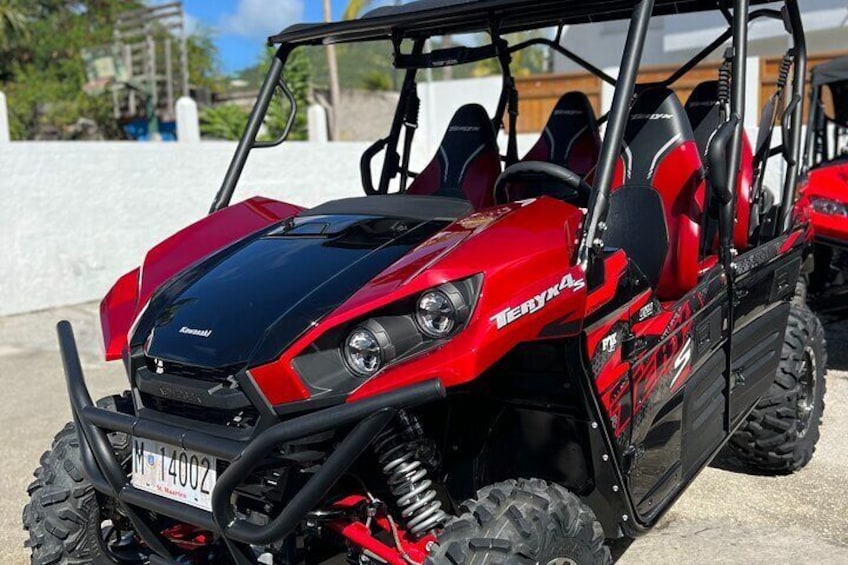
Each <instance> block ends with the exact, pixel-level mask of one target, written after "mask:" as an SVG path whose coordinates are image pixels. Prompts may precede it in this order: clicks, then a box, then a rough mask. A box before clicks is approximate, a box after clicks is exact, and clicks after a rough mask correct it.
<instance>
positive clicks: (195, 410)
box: [141, 393, 259, 430]
mask: <svg viewBox="0 0 848 565" xmlns="http://www.w3.org/2000/svg"><path fill="white" fill-rule="evenodd" d="M141 401H142V402H143V403H144V406H145V407H147V408H150V409H152V410H155V411H157V412H162V413H163V414H170V415H171V416H179V417H180V418H186V419H189V420H197V421H199V422H204V423H207V424H214V425H216V426H226V427H229V428H237V429H243V430H246V429H250V428H252V427H254V426H255V425H256V422H257V421H258V420H259V411H258V410H257V409H256V408H254V407H253V406H248V407H246V408H239V409H237V410H224V409H221V408H209V407H206V406H197V405H194V404H189V403H186V402H180V401H178V400H173V399H170V398H161V397H159V396H154V395H152V394H148V393H141Z"/></svg>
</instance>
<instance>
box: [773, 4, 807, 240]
mask: <svg viewBox="0 0 848 565" xmlns="http://www.w3.org/2000/svg"><path fill="white" fill-rule="evenodd" d="M785 13H786V15H787V19H786V23H787V28H788V29H787V31H788V32H789V33H791V34H792V40H793V43H794V47H795V67H794V70H793V73H792V101H791V102H790V103H789V109H790V110H791V112H788V113H787V114H786V115H784V117H783V121H784V124H783V131H784V133H785V132H786V131H789V137H790V139H789V143H788V144H787V140H786V139H784V140H783V143H784V146H785V147H787V149H786V151H785V152H784V158H785V159H786V178H785V179H784V181H783V197H782V199H781V202H780V218H779V219H778V224H777V227H778V229H779V230H780V233H784V232H786V231H787V230H788V229H789V227H790V225H791V224H792V210H793V208H794V207H795V196H796V188H797V184H798V170H799V168H800V165H801V124H802V123H803V119H804V81H805V80H806V77H807V42H806V39H805V38H804V28H803V24H802V23H801V12H800V9H799V8H798V0H786V7H785ZM787 118H788V119H789V124H788V126H789V127H788V128H787V124H786V120H787Z"/></svg>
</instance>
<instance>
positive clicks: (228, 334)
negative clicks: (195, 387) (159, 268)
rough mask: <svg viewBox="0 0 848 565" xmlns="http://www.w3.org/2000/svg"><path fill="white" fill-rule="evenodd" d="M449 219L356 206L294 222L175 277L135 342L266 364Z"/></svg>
mask: <svg viewBox="0 0 848 565" xmlns="http://www.w3.org/2000/svg"><path fill="white" fill-rule="evenodd" d="M448 223H449V220H448V219H426V220H425V219H421V218H418V219H398V218H390V217H377V216H373V215H367V216H366V215H356V214H338V215H311V216H301V217H297V218H294V219H292V220H288V221H286V222H285V223H283V224H282V225H277V226H275V227H273V228H272V229H269V230H266V231H264V232H262V233H259V234H257V235H254V236H251V237H249V238H247V239H245V240H242V241H240V242H237V243H235V244H234V245H232V246H230V247H228V248H226V249H224V250H222V251H220V252H218V253H217V254H215V255H213V256H211V257H209V258H207V259H205V260H204V261H202V262H200V263H199V264H197V265H195V266H194V267H191V268H190V269H188V270H186V271H184V272H183V273H181V274H180V275H178V276H177V277H175V278H174V279H173V280H172V281H171V282H169V283H168V284H167V285H166V286H164V287H163V288H162V289H161V290H160V291H159V292H158V293H157V294H156V295H155V297H154V298H153V300H151V302H150V305H149V306H148V308H147V310H146V312H145V313H144V314H143V315H142V317H141V320H140V322H139V324H138V327H137V329H136V331H135V333H134V335H133V338H132V346H133V347H139V346H141V345H144V346H145V351H146V354H147V355H148V356H149V357H152V358H156V359H162V360H165V361H171V362H175V363H180V364H185V365H192V366H197V367H205V368H216V369H221V368H227V369H230V368H232V369H237V368H241V367H244V366H248V367H250V366H255V365H260V364H264V363H267V362H270V361H272V360H274V359H275V358H276V357H278V356H279V354H280V353H281V352H282V351H283V350H284V349H285V348H286V347H288V346H289V345H290V344H291V343H292V342H293V341H294V340H295V339H296V338H297V337H298V336H299V335H301V334H302V333H303V332H304V331H305V330H307V329H308V328H309V327H310V326H311V325H312V324H314V323H315V322H317V321H319V320H320V319H321V318H322V317H324V316H325V315H327V314H328V313H330V312H331V311H333V310H334V309H335V308H337V307H338V306H339V305H340V304H342V303H343V302H344V301H345V300H347V299H348V298H349V297H350V296H351V295H352V294H353V293H354V292H356V291H357V290H358V289H359V288H361V287H362V286H363V285H364V284H365V283H367V282H368V281H370V280H371V279H373V278H374V277H375V276H376V275H378V274H379V273H380V272H381V271H383V270H384V269H385V268H387V267H388V266H389V265H391V264H392V263H394V262H395V261H397V260H398V259H399V258H400V257H402V256H403V255H404V254H405V253H407V252H408V251H409V250H410V249H411V248H413V247H415V246H417V245H418V244H420V243H421V242H423V241H424V240H425V239H427V238H428V237H430V236H431V235H433V234H434V233H436V232H438V231H439V230H441V229H443V228H444V227H445V226H446V225H447V224H448Z"/></svg>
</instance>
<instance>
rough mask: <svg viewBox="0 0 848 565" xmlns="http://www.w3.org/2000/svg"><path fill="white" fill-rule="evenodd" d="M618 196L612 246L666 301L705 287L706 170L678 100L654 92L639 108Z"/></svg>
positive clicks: (610, 221) (609, 238)
mask: <svg viewBox="0 0 848 565" xmlns="http://www.w3.org/2000/svg"><path fill="white" fill-rule="evenodd" d="M613 186H615V187H616V188H614V189H613V191H612V194H611V196H610V210H609V214H608V217H607V225H608V226H609V228H608V231H607V235H606V237H605V239H606V242H607V244H609V245H612V246H615V247H620V248H621V249H624V250H625V252H627V254H628V256H629V257H630V258H631V260H632V261H633V262H634V263H635V264H636V265H637V266H638V267H639V268H640V269H641V270H642V272H643V273H644V274H645V276H646V277H647V278H648V280H649V281H650V282H651V284H652V286H653V287H654V288H655V289H656V293H657V296H658V297H659V298H660V299H661V300H676V299H678V298H680V297H682V296H683V295H684V294H685V293H686V292H688V291H689V290H690V289H692V288H694V287H695V285H696V284H697V282H698V273H699V249H700V243H701V219H702V214H703V204H704V192H705V185H704V168H703V164H702V162H701V157H700V154H699V152H698V146H697V143H696V142H695V134H694V132H693V131H692V126H691V125H690V124H689V120H688V118H687V117H686V112H685V111H684V109H683V106H682V105H681V103H680V101H679V100H678V98H677V96H676V95H675V94H674V92H672V91H671V90H669V89H667V88H650V89H647V90H644V91H643V92H641V93H640V94H639V96H638V97H637V98H636V100H635V101H634V103H633V106H632V108H631V112H630V118H629V121H628V124H627V129H626V131H625V134H624V151H623V153H622V156H621V158H620V160H619V164H618V169H617V171H616V182H615V183H614V185H613Z"/></svg>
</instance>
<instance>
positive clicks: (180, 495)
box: [132, 438, 218, 511]
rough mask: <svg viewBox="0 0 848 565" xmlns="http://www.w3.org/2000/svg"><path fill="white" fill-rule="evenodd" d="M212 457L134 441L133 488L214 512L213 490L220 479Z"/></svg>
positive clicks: (139, 440)
mask: <svg viewBox="0 0 848 565" xmlns="http://www.w3.org/2000/svg"><path fill="white" fill-rule="evenodd" d="M216 464H217V460H216V458H215V457H212V456H211V455H204V454H203V453H197V452H196V451H190V450H188V449H182V448H180V447H175V446H173V445H168V444H166V443H159V442H157V441H153V440H150V439H144V438H134V439H133V457H132V485H133V486H134V487H135V488H137V489H141V490H144V491H147V492H150V493H153V494H157V495H159V496H164V497H165V498H170V499H171V500H176V501H177V502H182V503H183V504H190V505H191V506H195V507H197V508H202V509H203V510H209V511H211V509H212V489H213V488H215V481H216V480H217V478H218V473H217V471H216Z"/></svg>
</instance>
